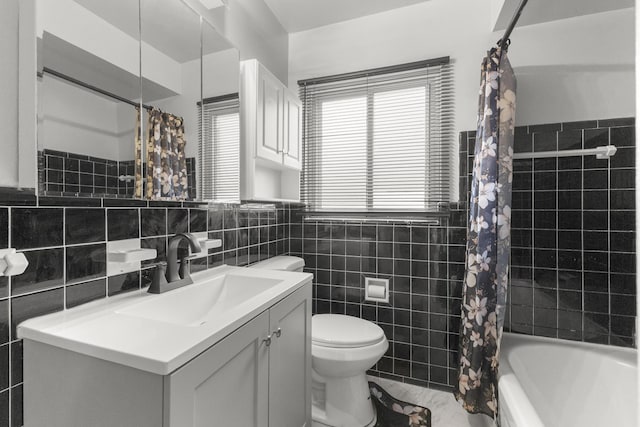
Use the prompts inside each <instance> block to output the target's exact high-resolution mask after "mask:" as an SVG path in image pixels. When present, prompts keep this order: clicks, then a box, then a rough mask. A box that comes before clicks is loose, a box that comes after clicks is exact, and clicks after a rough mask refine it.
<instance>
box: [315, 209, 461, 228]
mask: <svg viewBox="0 0 640 427" xmlns="http://www.w3.org/2000/svg"><path fill="white" fill-rule="evenodd" d="M449 214H450V212H449V210H443V211H438V212H337V211H336V212H327V211H320V212H312V211H306V212H304V213H303V220H304V221H319V222H323V221H327V222H376V223H380V222H382V223H420V224H431V225H439V224H440V223H441V221H442V219H443V218H447V217H448V216H449Z"/></svg>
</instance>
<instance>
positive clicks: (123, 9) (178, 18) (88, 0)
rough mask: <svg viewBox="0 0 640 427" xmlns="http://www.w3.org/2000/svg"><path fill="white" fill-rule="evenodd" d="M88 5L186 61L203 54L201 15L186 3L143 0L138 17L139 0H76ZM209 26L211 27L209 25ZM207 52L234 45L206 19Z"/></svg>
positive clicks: (126, 31) (89, 8) (171, 54)
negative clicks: (201, 51)
mask: <svg viewBox="0 0 640 427" xmlns="http://www.w3.org/2000/svg"><path fill="white" fill-rule="evenodd" d="M75 2H76V3H78V4H80V5H81V6H82V7H84V8H85V9H88V10H89V11H91V12H93V13H94V14H95V15H97V16H99V17H101V18H102V19H104V20H105V21H107V22H109V23H111V24H112V25H113V26H115V27H116V28H118V29H119V30H120V31H123V32H125V33H126V34H128V35H129V36H131V37H133V38H136V39H137V38H138V34H139V33H140V26H141V28H142V40H143V41H144V42H145V43H147V44H148V45H150V46H153V47H154V48H156V49H158V50H159V51H161V52H163V53H164V54H165V55H167V56H169V57H170V58H172V59H173V60H174V61H177V62H179V63H184V62H187V61H191V60H194V59H198V58H199V57H200V18H199V16H198V15H197V14H196V13H195V12H194V11H193V10H191V9H190V8H189V7H188V6H186V5H185V4H184V3H182V2H179V1H175V0H142V2H141V5H140V13H141V14H142V20H141V22H139V20H138V15H139V12H138V2H137V1H131V0H109V1H104V0H75ZM207 27H208V28H207ZM204 40H205V43H204V46H203V48H204V49H203V50H204V52H203V53H204V54H205V55H206V54H209V53H214V52H218V51H221V50H225V49H229V48H231V45H230V44H229V42H227V41H226V40H225V39H224V38H223V37H222V36H220V35H219V34H218V33H217V32H216V31H215V30H214V29H213V28H211V27H210V26H209V25H208V24H206V22H205V38H204Z"/></svg>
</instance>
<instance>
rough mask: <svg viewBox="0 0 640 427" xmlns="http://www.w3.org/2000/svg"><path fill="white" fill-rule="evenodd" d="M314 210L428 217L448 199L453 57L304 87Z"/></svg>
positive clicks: (306, 189)
mask: <svg viewBox="0 0 640 427" xmlns="http://www.w3.org/2000/svg"><path fill="white" fill-rule="evenodd" d="M298 84H299V86H300V98H301V100H302V103H303V110H304V111H303V113H304V118H303V168H302V183H301V187H302V188H301V190H302V200H303V201H304V202H306V203H307V205H308V209H309V210H311V211H317V212H322V211H331V212H336V211H340V212H372V213H375V212H429V211H437V207H438V203H439V202H446V201H449V199H450V189H451V182H452V171H453V167H454V165H453V159H454V155H453V154H454V149H455V146H454V138H453V85H452V70H451V65H450V61H449V58H438V59H435V60H429V61H421V62H417V63H411V64H403V65H399V66H393V67H385V68H381V69H375V70H368V71H364V72H357V73H349V74H345V75H339V76H330V77H326V78H321V79H313V80H305V81H300V82H298Z"/></svg>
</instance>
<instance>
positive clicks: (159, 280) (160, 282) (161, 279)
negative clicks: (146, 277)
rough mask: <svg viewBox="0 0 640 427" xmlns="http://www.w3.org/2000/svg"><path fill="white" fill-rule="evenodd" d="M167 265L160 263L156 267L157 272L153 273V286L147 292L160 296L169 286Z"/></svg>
mask: <svg viewBox="0 0 640 427" xmlns="http://www.w3.org/2000/svg"><path fill="white" fill-rule="evenodd" d="M166 274H167V264H166V263H163V262H159V263H157V264H156V265H155V270H154V271H153V279H152V280H151V285H150V286H149V290H148V291H147V292H149V293H152V294H159V293H161V292H162V288H163V286H166V285H167V276H166Z"/></svg>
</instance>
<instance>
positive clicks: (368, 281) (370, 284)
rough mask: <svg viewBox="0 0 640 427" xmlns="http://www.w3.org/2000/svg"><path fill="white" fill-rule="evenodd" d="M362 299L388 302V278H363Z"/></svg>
mask: <svg viewBox="0 0 640 427" xmlns="http://www.w3.org/2000/svg"><path fill="white" fill-rule="evenodd" d="M364 300H365V301H374V302H386V303H388V302H389V279H378V278H375V277H365V278H364Z"/></svg>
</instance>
